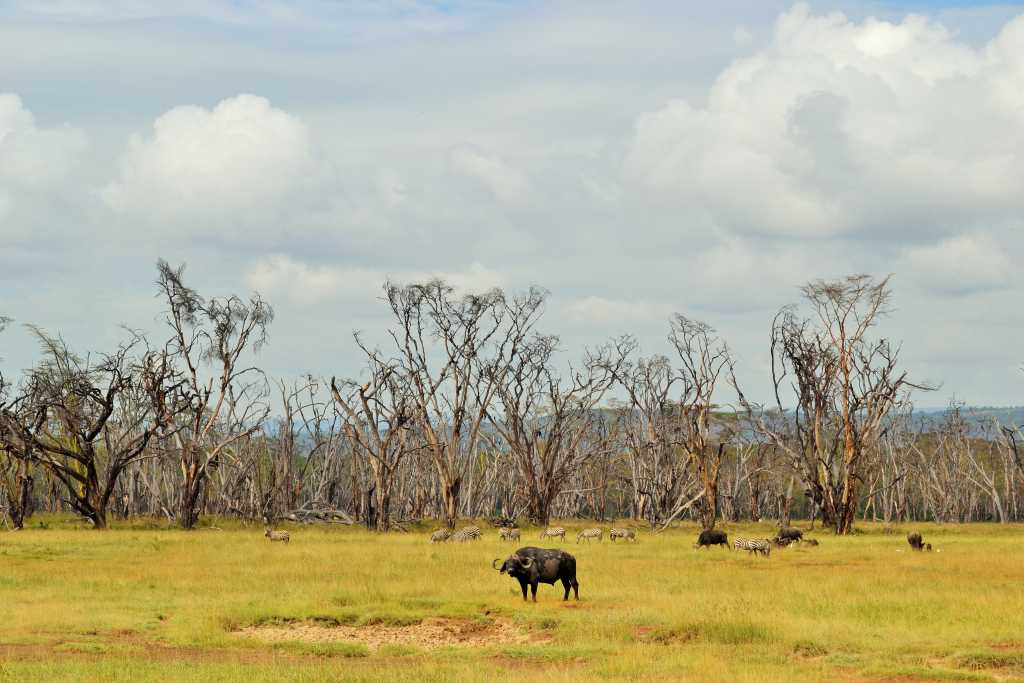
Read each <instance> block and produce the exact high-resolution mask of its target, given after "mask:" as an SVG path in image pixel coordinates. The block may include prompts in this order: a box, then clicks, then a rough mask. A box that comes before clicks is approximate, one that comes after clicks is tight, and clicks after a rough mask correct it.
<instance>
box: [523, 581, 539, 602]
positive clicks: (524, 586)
mask: <svg viewBox="0 0 1024 683" xmlns="http://www.w3.org/2000/svg"><path fill="white" fill-rule="evenodd" d="M519 587H520V588H522V589H523V601H524V602H525V601H526V581H523V580H522V579H520V580H519ZM533 594H534V596H536V595H537V589H536V588H534V589H533ZM536 599H537V598H536V597H534V600H536Z"/></svg>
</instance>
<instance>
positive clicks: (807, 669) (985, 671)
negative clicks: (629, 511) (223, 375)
mask: <svg viewBox="0 0 1024 683" xmlns="http://www.w3.org/2000/svg"><path fill="white" fill-rule="evenodd" d="M33 523H34V525H35V526H34V527H33V528H29V529H26V530H23V531H19V532H10V533H2V534H0V605H2V619H0V643H2V644H0V663H2V664H0V679H2V680H12V681H29V680H32V681H42V680H68V681H71V680H74V681H80V680H118V681H148V680H152V681H167V680H206V681H246V682H247V683H251V682H252V681H281V680H295V681H322V680H361V681H378V680H436V681H449V680H458V681H485V680H499V679H505V678H508V677H522V676H530V677H531V678H535V677H536V676H538V675H541V674H543V676H542V679H543V680H545V681H558V680H583V679H595V678H596V679H632V680H639V679H645V680H694V681H719V680H720V681H775V680H805V681H831V680H846V681H873V680H905V681H910V680H934V679H940V680H1024V529H1022V528H1021V527H1019V526H995V525H963V526H936V525H928V524H922V525H913V529H919V530H920V531H921V532H922V533H923V534H924V536H925V539H926V540H928V541H930V542H932V543H933V544H934V546H935V548H936V552H932V553H912V552H911V551H910V549H909V547H908V546H907V544H906V541H905V534H906V531H907V530H908V528H909V527H907V526H903V527H900V528H899V531H898V533H895V534H891V533H885V532H884V530H883V529H882V528H881V527H880V526H874V525H864V526H862V528H861V533H860V534H858V535H855V536H852V537H848V538H834V537H831V536H829V535H827V534H823V533H814V532H812V533H809V534H808V536H810V537H816V538H818V539H820V540H821V546H820V547H817V548H787V549H778V548H776V549H774V550H773V551H772V555H771V558H770V559H767V560H765V559H763V558H760V557H755V556H749V555H748V554H747V553H745V552H730V551H727V550H725V549H722V548H711V549H706V550H700V551H696V550H694V549H693V548H692V543H693V540H694V538H695V536H696V533H697V530H696V527H693V526H682V527H680V528H674V529H671V530H669V531H667V532H665V533H663V534H659V535H652V534H650V533H648V532H645V531H643V530H641V532H640V534H639V541H638V542H637V543H635V544H626V543H623V542H621V541H618V542H616V543H614V544H612V543H611V542H609V541H608V540H607V537H606V538H605V540H604V541H603V542H601V543H592V544H590V545H586V544H581V545H579V546H577V545H576V543H575V540H574V536H575V529H574V526H576V525H571V524H569V525H567V527H569V528H570V535H572V536H573V539H568V540H567V543H565V544H564V545H563V544H558V543H557V542H554V543H551V542H548V543H544V544H541V545H544V546H553V545H562V547H565V548H566V549H567V550H569V552H572V553H573V554H575V556H576V558H577V561H578V577H579V581H580V595H581V600H580V601H579V602H578V603H577V602H574V601H572V600H571V599H570V601H569V602H567V603H563V602H562V600H561V586H560V585H559V586H554V587H552V586H547V585H543V584H542V585H541V588H540V590H539V592H538V603H537V604H536V605H534V604H525V603H523V601H522V599H521V597H520V595H519V588H518V584H517V583H516V582H515V581H514V580H513V579H510V578H509V577H507V576H500V575H499V574H498V572H496V571H495V570H494V569H492V568H491V562H492V560H493V559H494V558H497V557H502V558H503V557H505V556H506V555H507V554H508V553H509V552H510V551H511V550H512V549H513V547H514V546H510V545H509V544H507V543H502V542H500V541H499V540H498V539H497V531H494V530H490V529H487V530H485V534H484V538H483V539H482V540H480V541H477V542H473V543H465V544H454V543H448V544H439V545H431V544H430V543H428V542H427V540H426V537H427V529H423V530H419V531H414V532H409V533H394V534H391V535H387V536H379V535H375V534H373V533H370V532H367V531H364V530H361V529H353V528H348V527H342V528H339V527H321V526H295V527H292V528H291V529H290V530H291V534H292V540H291V543H290V544H288V545H285V544H282V543H273V544H272V543H270V542H268V541H267V539H266V538H264V536H263V530H262V528H259V527H250V528H244V527H241V526H237V525H234V526H232V525H231V524H230V523H227V522H218V524H219V525H220V527H221V528H220V529H201V530H196V531H192V532H184V531H179V530H176V529H165V528H158V527H157V525H156V524H153V525H152V526H151V528H145V525H144V523H135V524H133V525H131V526H120V527H116V526H115V528H114V529H112V530H110V531H107V532H96V531H92V530H90V529H87V528H84V527H83V528H79V527H78V526H77V525H75V524H74V523H70V522H66V521H63V520H61V519H59V518H48V519H47V521H46V522H45V523H44V524H45V526H46V528H40V526H39V523H38V518H34V519H33ZM798 526H804V527H806V524H804V525H798ZM725 528H726V530H727V531H728V532H729V533H730V535H739V534H746V535H752V536H753V535H756V536H759V537H763V536H770V535H771V534H772V532H773V531H774V528H773V527H771V526H770V525H767V524H764V525H726V526H725ZM531 537H533V538H535V537H536V534H535V533H534V532H532V531H529V532H527V530H524V542H523V545H528V544H533V543H534V541H532V540H531Z"/></svg>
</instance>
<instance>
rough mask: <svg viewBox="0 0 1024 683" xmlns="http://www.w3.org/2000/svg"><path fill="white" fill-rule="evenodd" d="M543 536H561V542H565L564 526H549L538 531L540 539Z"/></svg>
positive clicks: (543, 537)
mask: <svg viewBox="0 0 1024 683" xmlns="http://www.w3.org/2000/svg"><path fill="white" fill-rule="evenodd" d="M545 538H561V539H562V542H563V543H564V542H565V527H560V526H549V527H548V528H547V529H545V530H544V531H542V532H540V540H542V541H543V540H544V539H545Z"/></svg>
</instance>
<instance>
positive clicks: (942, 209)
mask: <svg viewBox="0 0 1024 683" xmlns="http://www.w3.org/2000/svg"><path fill="white" fill-rule="evenodd" d="M1021 33H1024V17H1021V18H1018V19H1016V20H1014V21H1013V22H1011V23H1010V24H1009V25H1007V26H1006V27H1005V29H1004V30H1003V32H1002V34H1001V35H1000V36H998V37H997V38H996V39H995V40H994V41H992V42H991V43H990V44H989V45H988V46H987V47H984V48H981V49H974V48H971V47H968V46H966V45H964V44H962V43H959V42H957V41H956V39H955V37H954V35H953V34H952V33H951V32H950V31H948V30H947V29H945V28H944V27H942V26H940V25H938V24H936V23H934V22H932V21H930V20H928V19H926V18H924V17H918V16H910V17H907V18H906V19H904V20H903V21H902V22H899V23H889V22H884V21H879V20H875V19H867V20H865V21H863V22H860V23H857V22H854V21H851V20H850V19H848V18H847V17H845V16H844V15H842V14H839V13H834V14H829V15H824V16H821V15H814V14H812V13H811V11H810V10H809V9H808V7H807V6H806V5H797V6H796V7H795V8H793V9H792V10H791V11H789V12H787V13H785V14H784V15H782V16H781V17H780V18H779V19H778V21H777V23H776V28H775V35H774V38H773V40H772V42H771V44H770V45H768V46H767V47H766V48H765V49H764V50H762V51H760V52H758V53H757V54H755V55H754V56H752V57H750V58H747V59H741V60H738V61H736V62H734V63H733V64H732V65H731V66H730V67H729V68H727V69H726V70H725V71H724V72H723V73H722V74H721V75H720V76H719V77H718V79H717V80H716V82H715V84H714V86H713V88H712V89H711V92H710V95H709V97H708V101H707V104H706V106H694V105H691V104H689V103H687V102H685V101H675V102H672V103H670V104H669V105H667V106H665V107H664V108H662V109H660V110H657V111H654V112H651V113H647V114H644V115H643V116H641V117H640V118H639V119H638V121H637V124H636V130H635V134H634V137H633V141H632V144H631V146H630V149H629V151H628V154H627V157H626V165H625V171H626V179H627V181H629V182H632V183H635V184H636V185H635V186H636V187H637V188H638V189H639V190H642V191H645V192H648V193H653V195H654V196H655V197H660V198H662V200H663V201H668V202H675V203H676V205H689V206H690V207H691V208H692V207H693V206H700V207H702V208H703V209H705V210H707V211H708V212H710V213H711V214H712V215H713V216H714V218H715V219H716V220H717V221H718V222H719V223H720V224H721V225H723V226H724V227H727V228H728V229H731V230H734V231H737V232H741V233H762V234H768V235H801V236H819V237H820V236H828V235H837V234H853V233H858V232H865V231H868V232H872V231H875V232H877V231H878V230H879V229H880V228H881V227H888V226H890V225H893V224H897V225H900V226H901V227H902V228H903V230H902V231H900V232H898V233H897V232H888V233H887V235H888V237H890V238H900V237H902V238H907V237H908V236H910V235H912V234H913V233H914V231H918V232H919V233H920V231H922V230H925V231H932V232H935V231H950V230H953V229H955V228H959V227H960V224H962V223H963V222H964V219H965V217H969V219H970V220H971V221H976V220H977V219H979V218H981V219H988V220H1000V219H1002V218H1005V217H1006V216H1009V215H1012V214H1014V213H1017V212H1019V211H1021V210H1024V193H1022V192H1020V188H1019V183H1018V182H1017V180H1016V179H1017V178H1020V177H1022V175H1024V120H1022V119H1021V117H1020V107H1021V105H1022V103H1024V95H1022V94H1021V93H1024V70H1022V68H1021V64H1024V41H1022V40H1020V39H1019V38H1018V35H1019V34H1021Z"/></svg>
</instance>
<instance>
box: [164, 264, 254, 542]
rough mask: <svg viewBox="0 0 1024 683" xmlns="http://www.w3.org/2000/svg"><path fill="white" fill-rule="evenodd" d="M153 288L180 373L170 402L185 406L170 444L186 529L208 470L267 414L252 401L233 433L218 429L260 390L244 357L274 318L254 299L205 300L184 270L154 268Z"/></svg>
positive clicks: (197, 508) (195, 517)
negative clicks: (247, 416) (175, 456)
mask: <svg viewBox="0 0 1024 683" xmlns="http://www.w3.org/2000/svg"><path fill="white" fill-rule="evenodd" d="M157 272H158V277H157V286H158V287H159V292H160V295H161V297H162V298H163V299H164V301H165V303H166V306H167V308H166V311H165V314H166V315H165V322H166V324H167V326H168V327H169V328H170V330H171V335H172V336H171V339H170V341H168V343H167V347H166V353H167V355H168V356H169V357H170V358H171V359H172V362H173V363H175V364H176V366H177V367H178V368H179V369H180V370H181V373H182V376H183V380H184V382H183V384H181V385H180V389H179V390H178V391H177V392H176V395H175V396H172V397H169V399H170V401H169V403H168V404H170V402H175V403H183V404H185V405H187V408H188V410H187V413H186V414H185V415H184V416H183V417H182V419H180V420H178V423H177V429H176V431H175V445H176V447H177V450H178V459H179V464H180V471H181V481H180V499H179V502H178V511H177V516H178V523H179V524H180V525H181V526H182V527H183V528H185V529H191V528H193V527H195V525H196V523H197V522H198V520H199V514H200V504H201V497H202V495H203V493H204V488H205V484H206V482H207V476H208V474H209V471H210V469H211V468H216V467H217V466H218V465H219V462H220V461H219V459H220V458H221V456H222V454H223V453H224V451H225V449H226V448H227V447H228V446H230V445H231V444H232V443H234V442H236V441H238V440H239V439H243V438H246V437H248V436H250V435H251V434H253V433H255V432H256V431H257V430H258V429H259V428H260V426H261V424H262V420H263V418H265V417H266V415H267V414H268V413H269V407H267V406H266V405H261V404H260V402H259V401H258V400H257V399H253V400H252V401H251V402H250V404H249V405H250V407H251V408H252V410H248V409H247V412H248V413H252V412H253V410H255V412H256V414H255V415H252V416H251V417H250V419H247V420H245V422H244V424H241V425H239V424H237V423H236V425H233V426H234V427H238V428H229V429H219V428H220V427H223V426H224V422H225V416H226V411H227V409H228V406H229V404H230V403H231V401H232V400H234V401H236V402H247V400H248V399H249V398H251V397H252V395H253V394H254V393H255V394H257V395H258V394H260V393H261V392H262V390H263V388H264V387H265V384H266V383H265V380H264V378H263V375H262V372H261V371H260V370H259V369H258V368H255V367H250V366H246V365H245V364H244V354H246V353H247V352H255V351H258V350H259V349H260V348H261V347H262V346H263V345H264V344H265V343H266V340H267V327H268V326H269V325H270V323H271V322H272V321H273V319H274V312H273V309H272V308H271V307H270V305H269V304H268V303H267V302H265V301H263V299H261V298H260V296H259V295H258V294H254V295H253V296H252V297H251V298H250V299H249V300H248V301H243V300H242V299H240V298H239V297H237V296H228V297H223V298H212V299H209V300H206V299H204V298H203V297H202V296H200V295H199V293H198V292H197V291H196V290H194V289H191V288H189V287H187V286H186V285H185V284H184V282H183V280H182V276H183V272H184V266H180V267H178V268H172V267H171V266H170V265H168V264H167V262H166V261H163V260H160V261H158V262H157Z"/></svg>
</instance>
